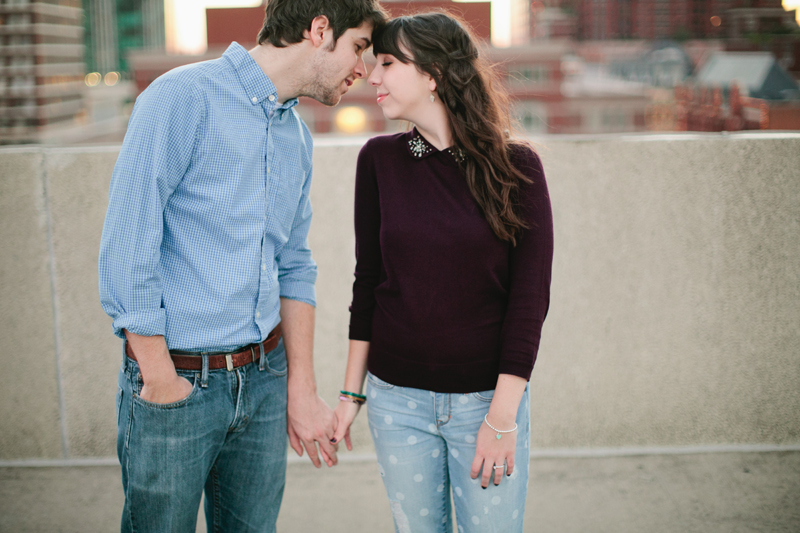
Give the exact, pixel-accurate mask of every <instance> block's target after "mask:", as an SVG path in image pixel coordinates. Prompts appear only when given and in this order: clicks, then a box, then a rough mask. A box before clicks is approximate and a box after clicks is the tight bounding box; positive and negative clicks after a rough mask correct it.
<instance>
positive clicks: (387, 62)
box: [381, 61, 392, 68]
mask: <svg viewBox="0 0 800 533" xmlns="http://www.w3.org/2000/svg"><path fill="white" fill-rule="evenodd" d="M391 64H392V62H391V61H384V62H383V63H381V66H382V67H384V68H385V67H388V66H389V65H391Z"/></svg>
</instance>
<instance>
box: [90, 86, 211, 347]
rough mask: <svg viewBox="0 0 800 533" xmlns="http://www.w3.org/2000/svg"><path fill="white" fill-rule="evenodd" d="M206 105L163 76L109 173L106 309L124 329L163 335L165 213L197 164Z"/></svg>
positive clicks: (103, 275) (103, 266) (102, 270)
mask: <svg viewBox="0 0 800 533" xmlns="http://www.w3.org/2000/svg"><path fill="white" fill-rule="evenodd" d="M203 113H204V105H203V99H202V95H201V94H200V91H199V90H198V89H197V87H196V86H195V85H193V84H192V83H190V82H186V81H175V80H171V79H169V78H164V79H160V80H157V81H156V82H154V83H153V84H151V85H150V87H148V88H147V89H146V90H145V91H144V92H143V93H142V94H141V95H140V96H139V98H138V99H137V100H136V104H135V106H134V109H133V113H132V114H131V119H130V122H129V124H128V131H127V133H126V135H125V140H124V142H123V144H122V148H121V150H120V154H119V157H118V159H117V163H116V165H115V166H114V172H113V175H112V178H111V187H110V189H109V198H108V210H107V212H106V218H105V224H104V225H103V235H102V239H101V242H100V256H99V278H100V281H99V285H100V287H99V288H100V302H101V304H102V306H103V310H104V311H105V312H106V313H107V314H108V315H109V316H110V317H111V318H112V319H113V328H114V334H115V335H117V336H118V337H121V338H124V333H123V331H122V330H123V329H126V330H128V331H130V332H132V333H136V334H139V335H145V336H153V335H164V334H165V328H166V314H165V311H164V308H163V305H162V284H161V277H160V274H159V258H160V255H161V254H160V250H161V243H162V238H163V233H164V210H165V208H166V205H167V202H168V201H169V198H170V195H171V194H172V193H173V192H174V191H175V188H176V187H177V186H178V184H179V183H180V181H181V179H182V178H183V176H184V174H185V173H186V169H187V168H188V167H189V165H190V164H191V160H192V155H193V152H194V148H195V142H196V139H197V132H198V129H199V127H200V124H201V122H202V117H203Z"/></svg>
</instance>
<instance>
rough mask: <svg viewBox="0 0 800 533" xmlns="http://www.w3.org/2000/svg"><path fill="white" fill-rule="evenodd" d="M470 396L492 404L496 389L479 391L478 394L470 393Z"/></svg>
mask: <svg viewBox="0 0 800 533" xmlns="http://www.w3.org/2000/svg"><path fill="white" fill-rule="evenodd" d="M469 395H470V396H472V397H473V398H475V399H476V400H479V401H481V402H487V403H492V398H494V389H492V390H485V391H478V392H470V393H469Z"/></svg>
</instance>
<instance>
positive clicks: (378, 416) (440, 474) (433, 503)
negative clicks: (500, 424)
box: [367, 373, 530, 533]
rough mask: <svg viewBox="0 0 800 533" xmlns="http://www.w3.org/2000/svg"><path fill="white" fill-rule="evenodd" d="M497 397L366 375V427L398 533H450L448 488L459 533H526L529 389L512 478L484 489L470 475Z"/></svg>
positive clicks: (519, 417)
mask: <svg viewBox="0 0 800 533" xmlns="http://www.w3.org/2000/svg"><path fill="white" fill-rule="evenodd" d="M493 395H494V391H493V390H492V391H484V392H473V393H469V394H448V393H439V392H432V391H428V390H422V389H413V388H409V387H398V386H395V385H392V384H390V383H387V382H385V381H383V380H381V379H380V378H378V377H376V376H375V375H373V374H372V373H369V374H367V408H368V409H367V412H368V416H369V427H370V432H371V433H372V440H373V442H374V443H375V451H376V452H377V455H378V470H379V472H380V474H381V477H382V478H383V483H384V485H385V486H386V493H387V495H388V496H389V504H390V506H391V509H392V516H393V517H394V524H395V531H397V533H434V532H436V533H438V532H441V533H451V532H452V531H453V524H452V522H451V520H452V518H451V517H452V509H451V503H450V502H451V491H452V501H453V503H454V504H455V511H456V523H457V526H458V532H459V533H478V532H481V533H483V532H502V533H515V532H516V533H522V519H523V515H524V514H525V496H526V494H527V491H528V463H529V457H530V451H529V449H528V443H529V441H530V400H529V395H528V387H525V394H524V395H523V396H522V401H521V402H520V407H519V410H518V411H517V424H519V430H518V431H517V434H516V438H517V450H516V454H515V458H514V461H515V466H514V471H513V473H512V474H511V476H504V477H503V481H502V482H501V483H500V485H497V486H495V485H494V483H492V482H490V483H489V487H488V488H487V489H483V488H481V485H480V477H478V479H471V478H470V475H469V474H470V468H471V467H472V460H473V459H474V458H475V437H476V436H477V434H478V429H479V428H480V426H481V423H482V422H483V417H484V415H485V414H486V413H487V412H488V411H489V404H490V403H491V401H492V396H493ZM509 437H510V436H505V435H504V436H503V438H509ZM512 438H513V437H512ZM489 467H491V465H490V466H489Z"/></svg>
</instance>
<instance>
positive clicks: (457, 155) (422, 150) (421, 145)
mask: <svg viewBox="0 0 800 533" xmlns="http://www.w3.org/2000/svg"><path fill="white" fill-rule="evenodd" d="M408 147H409V149H410V150H411V153H412V154H414V156H415V157H420V158H421V157H422V156H424V155H425V154H428V153H430V152H432V151H433V148H431V146H430V145H429V144H428V143H427V142H426V141H425V139H423V138H422V136H421V135H419V134H417V135H415V136H414V138H413V139H411V140H410V141H408ZM444 151H445V152H447V153H448V154H450V155H452V156H453V159H455V160H456V162H457V163H461V162H462V161H464V159H466V158H467V154H466V153H465V152H464V150H462V149H461V148H455V147H453V146H451V147H450V148H447V149H445V150H444Z"/></svg>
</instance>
